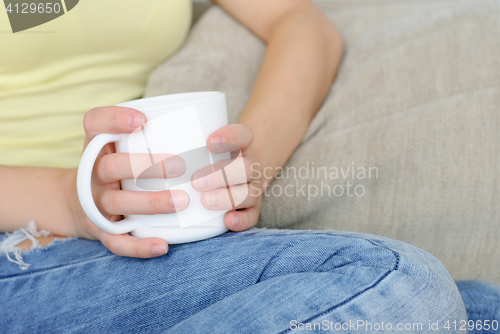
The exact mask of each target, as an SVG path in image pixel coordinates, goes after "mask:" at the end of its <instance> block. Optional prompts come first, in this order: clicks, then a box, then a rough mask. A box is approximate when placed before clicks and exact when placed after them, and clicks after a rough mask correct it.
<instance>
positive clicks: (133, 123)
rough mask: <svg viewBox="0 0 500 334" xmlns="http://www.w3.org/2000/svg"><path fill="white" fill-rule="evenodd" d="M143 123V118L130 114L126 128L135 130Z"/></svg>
mask: <svg viewBox="0 0 500 334" xmlns="http://www.w3.org/2000/svg"><path fill="white" fill-rule="evenodd" d="M143 123H144V118H143V117H142V116H141V115H137V114H131V115H130V116H129V117H128V126H129V127H131V128H133V129H135V128H137V127H139V126H141V125H142V124H143Z"/></svg>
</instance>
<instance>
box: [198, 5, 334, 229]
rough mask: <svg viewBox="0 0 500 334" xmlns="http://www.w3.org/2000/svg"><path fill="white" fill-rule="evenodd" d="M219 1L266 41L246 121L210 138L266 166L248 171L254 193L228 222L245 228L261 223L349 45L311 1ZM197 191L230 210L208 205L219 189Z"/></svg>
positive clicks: (205, 202) (205, 201)
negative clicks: (277, 178)
mask: <svg viewBox="0 0 500 334" xmlns="http://www.w3.org/2000/svg"><path fill="white" fill-rule="evenodd" d="M215 2H216V3H217V4H218V5H220V6H221V7H222V8H224V9H225V10H226V11H227V12H228V13H230V14H231V15H233V16H234V17H235V18H236V19H237V20H239V21H240V22H241V23H243V24H244V25H245V26H247V27H248V28H249V29H250V30H251V31H253V32H254V33H255V34H256V35H257V36H259V37H260V38H261V39H262V40H264V41H265V42H266V43H267V52H266V55H265V57H264V61H263V64H262V67H261V69H260V72H259V75H258V77H257V81H256V83H255V86H254V89H253V91H252V94H251V96H250V99H249V101H248V103H247V105H246V107H245V109H244V111H243V113H242V115H241V117H240V119H239V123H241V124H238V125H230V126H228V127H225V128H223V129H221V130H217V131H216V132H215V133H214V134H212V135H211V136H210V137H209V138H208V142H209V143H210V141H212V140H215V142H218V141H219V142H220V141H221V140H222V141H223V142H232V143H238V146H239V147H240V148H241V151H242V153H243V157H244V159H246V162H245V163H246V164H247V165H248V164H249V163H252V164H254V165H255V162H259V167H260V168H254V169H256V170H260V172H261V173H260V174H261V175H262V177H261V178H260V179H252V177H255V176H252V175H249V181H248V182H249V183H248V185H247V188H248V194H249V195H248V197H250V198H252V199H248V198H247V200H246V201H245V202H244V204H243V205H241V206H240V207H237V208H236V209H238V210H235V211H231V212H229V213H228V214H226V217H225V220H224V222H225V224H226V226H227V227H228V228H229V229H231V230H233V231H242V230H246V229H248V228H251V227H253V226H255V224H256V223H257V220H258V217H259V213H260V206H261V202H262V190H263V189H265V187H266V185H267V184H269V183H270V182H271V180H272V179H273V178H274V175H275V173H276V172H278V170H277V168H279V167H281V166H283V165H284V164H285V163H286V161H287V160H288V159H289V158H290V156H291V154H292V153H293V151H294V150H295V149H296V148H297V146H298V145H299V143H300V141H301V140H302V138H303V136H304V134H305V132H306V129H307V127H308V125H309V123H310V122H311V120H312V119H313V117H314V115H315V114H316V113H317V111H318V109H319V108H320V107H321V105H322V103H323V101H324V99H325V96H326V94H327V93H328V90H329V88H330V85H331V84H332V81H333V79H334V77H335V74H336V72H337V68H338V66H339V63H340V59H341V57H342V54H343V45H342V39H341V36H340V34H339V32H338V31H337V30H336V29H335V28H334V27H333V25H332V24H331V23H330V22H329V21H328V19H327V18H326V17H325V16H324V15H323V14H322V13H321V12H320V11H319V10H318V9H317V8H316V7H315V6H314V5H313V3H312V2H310V1H308V0H272V1H270V0H215ZM248 127H249V128H250V129H251V130H249V129H248ZM252 132H253V135H252ZM262 171H264V172H265V173H262ZM214 183H219V184H220V183H221V182H214ZM193 186H194V187H195V188H196V185H193ZM259 188H260V191H257V192H255V191H254V190H255V189H259ZM237 189H241V187H239V188H237ZM237 189H235V191H237ZM198 190H205V193H204V194H203V195H202V202H203V205H205V207H207V208H211V209H227V208H231V207H230V206H229V204H228V203H220V204H219V205H217V206H211V205H210V202H209V198H210V197H209V196H210V193H211V192H213V193H216V192H217V190H215V191H214V189H212V190H211V191H210V189H206V188H205V189H198ZM206 190H209V191H206ZM218 191H221V189H219V190H218ZM222 191H225V188H223V189H222ZM242 191H243V190H242ZM236 195H238V194H236ZM216 202H217V201H216Z"/></svg>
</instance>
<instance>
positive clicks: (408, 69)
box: [145, 0, 500, 283]
mask: <svg viewBox="0 0 500 334" xmlns="http://www.w3.org/2000/svg"><path fill="white" fill-rule="evenodd" d="M318 6H319V7H320V8H321V9H322V10H323V11H324V13H325V14H326V15H327V16H328V18H329V19H330V20H331V21H332V22H333V23H334V24H335V25H336V26H337V27H338V28H339V29H340V31H341V32H342V35H343V37H344V39H345V44H346V53H345V55H344V59H343V62H342V64H341V68H340V70H339V73H338V76H337V79H336V81H335V83H334V84H333V86H332V88H331V91H330V94H329V96H328V98H327V100H326V101H325V103H324V105H323V107H322V108H321V110H320V111H319V113H318V114H317V116H316V118H315V119H314V120H313V122H312V123H311V125H310V126H309V129H308V131H307V134H306V136H305V138H304V139H303V141H302V144H301V145H300V147H299V148H298V149H297V151H296V152H295V154H294V155H293V156H292V157H291V159H290V160H289V161H288V163H287V167H289V168H290V169H289V171H290V173H289V175H288V178H283V179H277V180H275V181H274V182H273V184H272V188H271V189H270V190H274V192H270V195H269V196H265V198H264V202H263V206H262V213H261V217H260V221H259V226H260V227H269V228H271V227H273V228H293V229H337V230H349V231H362V232H367V233H374V234H379V235H384V236H388V237H391V238H395V239H399V240H403V241H406V242H408V243H411V244H413V245H416V246H418V247H420V248H423V249H425V250H427V251H428V252H430V253H432V254H434V255H435V256H436V257H438V258H439V259H440V260H441V261H442V262H443V263H444V264H445V266H446V267H447V268H448V269H449V271H450V272H451V274H452V275H453V277H454V278H455V279H457V280H458V279H483V280H488V281H492V282H496V283H500V247H499V240H500V180H499V176H500V38H499V34H500V20H499V17H500V1H496V0H493V1H489V0H479V1H461V0H455V1H426V2H422V1H365V2H362V1H334V2H320V3H318ZM206 8H207V5H206V4H200V3H198V4H196V5H195V14H196V16H199V15H200V14H201V13H202V12H203V11H204V10H205V9H206ZM264 52H265V46H264V45H263V43H262V42H261V41H260V40H258V39H257V38H256V37H255V36H253V35H252V34H251V33H250V32H249V31H247V30H246V29H245V28H244V27H242V26H241V25H239V24H238V23H237V22H236V21H234V20H233V19H232V18H230V17H229V16H228V15H226V14H225V13H224V12H223V11H222V10H221V9H219V8H217V7H211V8H210V9H208V10H207V11H206V12H205V13H204V14H203V16H201V18H200V19H199V20H198V22H197V23H196V24H195V25H194V27H193V30H192V32H191V34H190V36H189V38H188V40H187V41H186V44H185V46H184V47H183V49H182V50H180V51H179V52H178V53H177V54H175V55H174V56H173V57H171V58H170V59H168V60H167V61H166V62H165V63H164V64H162V65H161V66H159V67H158V69H156V70H155V71H154V72H153V73H152V74H151V77H150V80H149V83H148V86H147V90H146V92H145V95H146V96H153V95H160V94H170V93H178V92H187V91H203V90H219V91H223V92H225V93H226V95H227V102H228V109H229V113H230V121H231V122H235V121H237V118H238V115H239V113H240V112H241V111H242V109H243V107H244V105H245V102H246V100H247V99H248V96H249V94H250V92H251V89H252V84H253V82H254V80H255V77H256V74H257V71H258V68H259V65H260V63H261V61H262V57H263V55H264ZM290 117H293V115H290ZM313 164H314V167H322V168H323V169H320V174H321V175H320V177H319V178H317V177H312V175H311V174H312V170H313ZM307 166H308V170H309V173H310V175H309V177H308V178H305V177H304V178H303V177H300V176H296V177H294V175H293V173H292V169H291V168H295V170H296V171H299V169H300V168H301V167H303V169H302V172H303V173H302V176H305V170H306V168H304V167H307ZM370 167H371V171H372V175H371V177H369V175H368V170H369V168H370ZM325 168H326V169H327V170H328V175H326V176H325V173H324V170H325ZM335 168H336V169H337V172H338V173H337V176H338V177H335ZM348 168H351V169H349V170H348ZM352 168H355V175H354V176H353V175H352ZM363 168H365V171H366V174H365V177H364V178H363V175H362V173H361V172H362V169H363ZM317 171H318V170H317V169H315V172H317ZM342 171H343V172H344V175H342ZM346 172H347V175H346ZM360 173H361V174H360ZM315 176H316V175H315ZM348 182H349V184H350V185H351V187H350V194H351V195H352V196H349V195H348V194H347V191H348V190H349V189H348V188H349V185H348ZM286 186H289V187H288V188H287V189H288V194H280V193H279V191H280V189H281V190H283V189H284V188H285V187H286ZM302 186H303V187H304V188H302V189H304V192H301V191H300V190H299V189H300V188H301V187H302ZM354 186H356V188H354ZM321 188H322V189H323V196H321V193H320V189H321ZM307 189H309V192H308V191H307ZM315 189H317V190H318V194H316V195H315V196H313V195H314V193H315ZM328 189H330V196H328V195H327V190H328ZM341 189H343V191H344V193H343V194H342V195H340V192H341ZM355 190H356V191H357V192H356V193H354V191H355ZM332 191H335V193H334V194H333V193H332ZM290 194H291V196H289V195H290ZM308 195H309V196H308Z"/></svg>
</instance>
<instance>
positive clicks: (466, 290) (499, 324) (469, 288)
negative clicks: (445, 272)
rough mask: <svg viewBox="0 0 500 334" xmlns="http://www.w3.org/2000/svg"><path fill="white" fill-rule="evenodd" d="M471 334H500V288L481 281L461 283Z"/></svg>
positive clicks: (460, 289)
mask: <svg viewBox="0 0 500 334" xmlns="http://www.w3.org/2000/svg"><path fill="white" fill-rule="evenodd" d="M457 286H458V289H459V291H460V294H461V295H462V299H463V301H464V304H465V308H466V310H467V317H468V318H469V320H468V321H467V328H468V329H469V333H470V334H476V333H477V334H493V333H500V286H498V285H496V284H493V283H488V282H481V281H459V282H457Z"/></svg>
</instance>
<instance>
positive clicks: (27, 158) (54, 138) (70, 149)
mask: <svg viewBox="0 0 500 334" xmlns="http://www.w3.org/2000/svg"><path fill="white" fill-rule="evenodd" d="M55 2H57V1H54V3H55ZM72 2H73V4H74V3H75V0H73V1H72ZM61 4H63V5H64V1H63V2H62V3H61ZM66 4H68V1H66ZM28 10H29V9H28ZM61 10H64V13H65V14H64V15H61V16H59V17H57V18H55V19H53V20H52V21H49V22H46V23H44V24H42V25H39V26H36V27H33V28H31V29H27V30H24V31H20V32H16V33H13V32H12V29H11V25H10V21H9V17H8V15H7V12H6V11H5V10H4V8H2V5H1V4H0V165H17V166H50V167H62V168H73V167H76V166H78V163H79V160H80V156H81V154H82V148H83V140H84V130H83V126H82V121H83V116H84V114H85V112H87V111H88V110H90V109H92V108H94V107H98V106H109V105H114V104H117V103H120V102H124V101H128V100H133V99H136V98H140V97H141V96H142V94H143V91H144V87H145V84H146V79H147V76H148V74H149V73H150V72H151V71H152V69H153V68H154V67H155V66H156V65H158V64H159V63H161V62H162V61H163V60H165V59H166V58H167V57H169V56H170V55H172V54H173V53H174V52H175V51H176V50H177V49H178V48H179V47H180V46H181V44H182V43H183V41H184V39H185V37H186V35H187V32H188V30H189V26H190V22H191V3H190V1H189V0H82V1H79V2H78V1H76V6H74V7H73V8H70V10H67V9H66V7H65V6H63V8H62V9H61Z"/></svg>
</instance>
